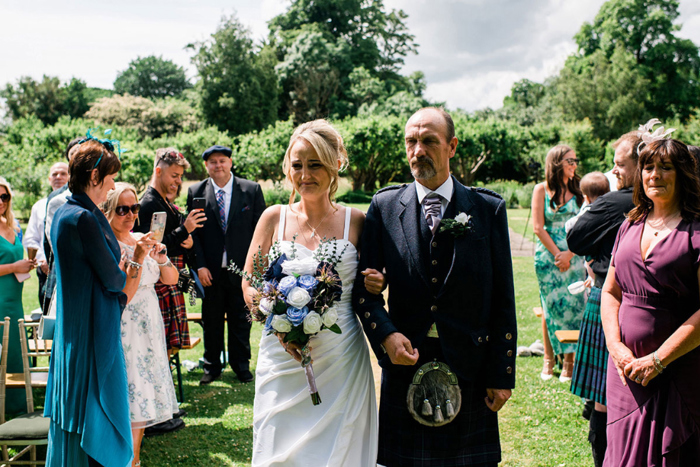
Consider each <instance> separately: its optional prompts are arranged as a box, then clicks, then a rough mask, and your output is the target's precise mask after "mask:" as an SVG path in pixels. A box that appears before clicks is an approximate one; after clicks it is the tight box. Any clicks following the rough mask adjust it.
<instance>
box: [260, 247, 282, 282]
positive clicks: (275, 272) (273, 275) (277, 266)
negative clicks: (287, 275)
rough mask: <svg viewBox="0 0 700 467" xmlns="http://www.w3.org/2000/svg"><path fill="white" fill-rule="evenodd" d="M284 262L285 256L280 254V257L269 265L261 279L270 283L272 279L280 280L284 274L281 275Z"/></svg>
mask: <svg viewBox="0 0 700 467" xmlns="http://www.w3.org/2000/svg"><path fill="white" fill-rule="evenodd" d="M285 261H287V255H286V254H284V253H282V256H280V257H279V258H277V259H276V260H274V261H273V262H272V263H270V266H269V267H268V268H267V271H265V274H264V275H263V279H265V280H266V281H270V282H272V280H273V279H274V280H276V281H279V280H280V279H282V277H284V274H283V273H282V263H284V262H285Z"/></svg>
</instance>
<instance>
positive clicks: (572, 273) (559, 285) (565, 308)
mask: <svg viewBox="0 0 700 467" xmlns="http://www.w3.org/2000/svg"><path fill="white" fill-rule="evenodd" d="M578 211H579V207H578V205H577V204H576V197H572V198H571V199H570V200H569V201H567V202H566V203H564V205H563V206H560V207H558V208H557V209H552V206H551V204H550V197H549V193H546V192H545V197H544V229H545V230H546V231H547V233H548V234H549V236H550V237H552V240H553V241H554V243H555V244H556V245H557V247H558V248H559V250H561V251H566V250H568V249H569V247H568V245H567V244H566V231H565V230H564V224H565V223H566V221H567V220H569V219H570V218H572V217H574V216H575V215H576V214H577V213H578ZM535 273H536V274H537V282H539V286H540V301H541V302H542V310H543V311H544V317H545V321H546V322H547V331H548V332H549V339H550V340H551V341H552V347H553V348H554V354H555V355H558V354H563V353H572V352H576V344H562V343H561V342H559V340H558V339H557V338H556V336H555V335H554V332H555V331H559V330H573V329H579V327H580V325H581V316H582V315H583V310H584V308H585V305H586V302H585V297H584V294H582V293H580V294H577V295H572V294H570V293H569V290H568V289H567V286H568V285H569V284H572V283H574V282H576V281H582V280H584V279H585V278H586V269H585V267H584V258H582V257H581V256H574V257H573V258H571V267H570V268H569V270H568V271H566V272H560V271H559V268H558V267H556V266H555V265H554V256H553V255H552V254H551V253H550V252H549V250H547V248H546V247H545V246H544V245H543V244H542V242H540V241H539V239H538V240H537V247H536V249H535Z"/></svg>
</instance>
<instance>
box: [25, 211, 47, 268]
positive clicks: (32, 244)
mask: <svg viewBox="0 0 700 467" xmlns="http://www.w3.org/2000/svg"><path fill="white" fill-rule="evenodd" d="M47 201H48V199H47V198H41V199H40V200H39V201H37V202H36V203H34V206H32V214H31V215H30V216H29V224H27V231H26V232H24V237H23V238H22V244H23V245H24V248H34V249H36V250H37V252H36V260H37V261H39V262H41V261H46V254H45V253H44V220H45V218H46V202H47Z"/></svg>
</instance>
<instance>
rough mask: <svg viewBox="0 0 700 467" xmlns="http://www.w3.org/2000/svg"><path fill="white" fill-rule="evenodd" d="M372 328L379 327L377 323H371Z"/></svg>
mask: <svg viewBox="0 0 700 467" xmlns="http://www.w3.org/2000/svg"><path fill="white" fill-rule="evenodd" d="M369 327H371V328H372V329H377V323H372V324H370V325H369Z"/></svg>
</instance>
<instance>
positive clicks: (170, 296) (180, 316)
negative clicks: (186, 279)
mask: <svg viewBox="0 0 700 467" xmlns="http://www.w3.org/2000/svg"><path fill="white" fill-rule="evenodd" d="M170 261H172V263H173V265H174V266H175V267H176V268H177V269H178V270H180V269H183V268H184V267H185V257H184V255H179V256H171V257H170ZM155 288H156V294H157V295H158V305H160V313H161V315H162V316H163V325H164V326H165V341H166V343H167V345H168V349H173V348H174V349H181V348H182V347H184V346H187V345H190V328H189V326H188V324H187V307H186V306H185V296H184V295H183V293H182V292H180V291H179V290H178V288H177V286H176V285H165V284H163V283H162V282H160V281H158V282H156V285H155Z"/></svg>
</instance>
